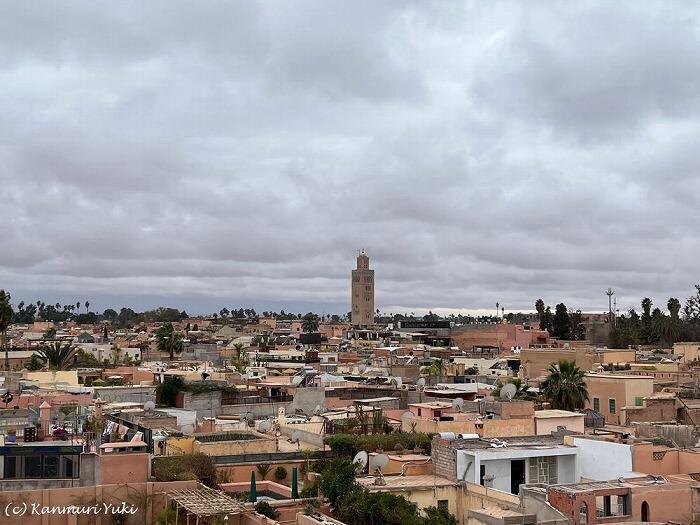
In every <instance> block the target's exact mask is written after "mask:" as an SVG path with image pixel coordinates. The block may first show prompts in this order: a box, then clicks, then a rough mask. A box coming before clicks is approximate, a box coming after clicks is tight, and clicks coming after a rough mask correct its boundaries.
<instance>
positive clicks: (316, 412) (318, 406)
mask: <svg viewBox="0 0 700 525" xmlns="http://www.w3.org/2000/svg"><path fill="white" fill-rule="evenodd" d="M322 413H323V409H322V408H321V405H316V408H314V415H315V416H319V415H321V414H322Z"/></svg>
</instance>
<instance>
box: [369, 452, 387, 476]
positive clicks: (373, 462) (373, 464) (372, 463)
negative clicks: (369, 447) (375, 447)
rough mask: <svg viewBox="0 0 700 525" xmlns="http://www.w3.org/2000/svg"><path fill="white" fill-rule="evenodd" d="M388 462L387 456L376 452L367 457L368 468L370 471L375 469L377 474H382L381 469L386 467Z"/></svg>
mask: <svg viewBox="0 0 700 525" xmlns="http://www.w3.org/2000/svg"><path fill="white" fill-rule="evenodd" d="M388 464H389V456H387V455H386V454H377V455H376V456H372V457H371V458H369V470H370V472H374V471H377V472H379V475H380V476H381V475H382V469H383V468H386V466H387V465H388Z"/></svg>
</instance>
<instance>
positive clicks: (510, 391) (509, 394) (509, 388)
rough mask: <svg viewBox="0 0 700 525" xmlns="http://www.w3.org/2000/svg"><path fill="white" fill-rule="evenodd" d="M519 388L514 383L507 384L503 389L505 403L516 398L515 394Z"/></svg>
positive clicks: (502, 395) (502, 397)
mask: <svg viewBox="0 0 700 525" xmlns="http://www.w3.org/2000/svg"><path fill="white" fill-rule="evenodd" d="M517 391H518V388H517V387H516V386H515V385H514V384H513V383H508V384H505V385H503V386H502V387H501V399H502V400H504V401H510V400H511V399H513V398H514V397H515V393H516V392H517Z"/></svg>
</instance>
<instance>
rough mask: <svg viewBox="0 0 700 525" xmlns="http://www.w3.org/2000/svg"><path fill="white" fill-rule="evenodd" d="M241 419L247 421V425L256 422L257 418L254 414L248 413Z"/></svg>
mask: <svg viewBox="0 0 700 525" xmlns="http://www.w3.org/2000/svg"><path fill="white" fill-rule="evenodd" d="M241 419H242V420H243V421H245V422H246V423H250V422H251V421H255V416H254V415H253V413H252V412H246V413H245V414H243V415H242V416H241Z"/></svg>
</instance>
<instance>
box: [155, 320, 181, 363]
mask: <svg viewBox="0 0 700 525" xmlns="http://www.w3.org/2000/svg"><path fill="white" fill-rule="evenodd" d="M156 339H157V341H158V350H159V351H160V352H167V353H168V354H169V355H170V360H171V361H172V360H173V359H175V353H178V354H179V353H180V352H182V348H183V345H182V336H181V335H180V334H179V333H178V332H176V331H175V328H174V327H173V324H172V323H166V324H164V325H163V326H161V327H160V328H159V329H158V330H156Z"/></svg>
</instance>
